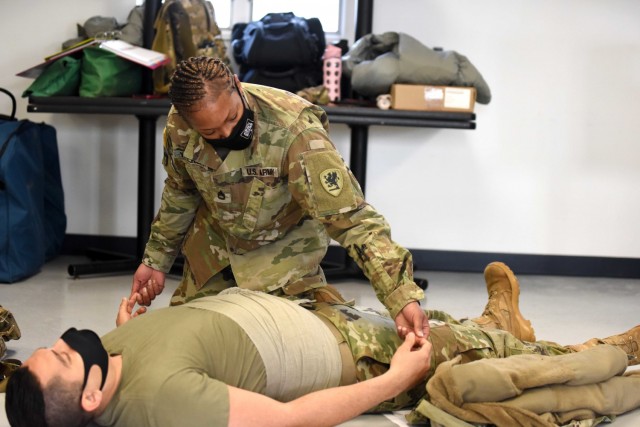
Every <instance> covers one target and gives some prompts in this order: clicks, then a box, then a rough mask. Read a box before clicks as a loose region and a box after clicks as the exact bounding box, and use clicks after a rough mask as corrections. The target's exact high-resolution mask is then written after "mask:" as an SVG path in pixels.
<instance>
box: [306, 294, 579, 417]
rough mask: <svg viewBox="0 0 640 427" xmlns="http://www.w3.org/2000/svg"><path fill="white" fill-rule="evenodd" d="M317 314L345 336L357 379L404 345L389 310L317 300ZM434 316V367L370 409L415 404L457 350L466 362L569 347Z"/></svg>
mask: <svg viewBox="0 0 640 427" xmlns="http://www.w3.org/2000/svg"><path fill="white" fill-rule="evenodd" d="M313 309H314V311H316V312H317V313H318V314H320V315H322V316H325V317H326V318H327V319H329V320H330V321H331V322H332V323H333V324H334V325H335V326H336V327H337V328H338V330H339V331H340V332H341V333H342V334H343V336H344V338H345V340H346V341H347V343H348V345H349V347H350V349H351V352H352V353H353V358H354V362H355V366H356V377H357V379H358V380H359V381H363V380H366V379H369V378H373V377H376V376H379V375H381V374H383V373H384V372H386V371H387V369H388V368H389V363H390V361H391V357H392V356H393V353H394V352H395V350H396V349H397V348H398V346H399V345H400V344H402V340H401V339H400V338H399V337H398V335H397V333H396V328H395V323H394V322H393V319H391V318H390V317H389V316H388V315H387V314H386V313H385V312H377V311H374V310H371V309H361V308H357V307H350V306H346V305H329V304H317V305H315V306H314V307H313ZM425 312H426V314H427V316H428V317H429V319H431V322H430V323H431V335H430V338H429V339H430V341H431V344H432V346H433V352H432V355H431V369H430V372H429V374H428V376H427V378H425V379H424V381H423V382H421V383H420V384H418V385H417V386H416V387H414V388H412V389H410V390H408V391H406V392H404V393H402V394H400V395H398V396H396V397H395V398H394V399H392V400H388V401H386V402H383V403H381V404H380V405H378V406H376V407H375V408H372V409H371V410H370V411H369V412H384V411H394V410H398V409H401V408H406V407H409V406H412V405H415V404H416V403H417V402H418V400H419V399H420V398H422V397H424V395H425V385H426V382H427V380H428V378H430V377H431V375H433V373H434V372H435V369H436V367H437V366H438V365H439V364H440V363H442V362H444V361H446V360H450V359H452V358H454V357H455V356H457V355H458V354H460V355H461V356H462V360H463V362H470V361H472V360H478V359H487V358H504V357H508V356H512V355H516V354H543V355H560V354H565V353H570V352H571V350H569V349H568V348H565V347H563V346H561V345H559V344H556V343H552V342H548V341H538V342H535V343H528V342H523V341H520V340H519V339H517V338H516V337H514V336H513V335H511V334H510V333H508V332H505V331H501V330H484V329H481V328H480V327H478V326H477V325H476V324H475V323H474V322H471V321H465V322H459V321H457V320H455V319H453V318H452V317H451V316H450V315H448V314H446V313H444V312H442V311H433V310H428V311H425Z"/></svg>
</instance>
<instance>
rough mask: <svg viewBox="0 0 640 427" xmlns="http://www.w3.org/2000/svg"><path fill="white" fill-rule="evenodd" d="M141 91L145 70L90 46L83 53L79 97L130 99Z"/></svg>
mask: <svg viewBox="0 0 640 427" xmlns="http://www.w3.org/2000/svg"><path fill="white" fill-rule="evenodd" d="M141 89H142V67H141V66H140V65H138V64H136V63H133V62H131V61H127V60H126V59H123V58H120V57H119V56H118V55H116V54H115V53H112V52H109V51H108V50H105V49H101V48H99V47H95V46H91V47H88V48H86V49H84V50H83V51H82V72H81V73H80V91H79V92H80V96H84V97H90V98H95V97H103V96H131V95H134V94H137V93H140V92H141Z"/></svg>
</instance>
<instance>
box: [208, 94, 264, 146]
mask: <svg viewBox="0 0 640 427" xmlns="http://www.w3.org/2000/svg"><path fill="white" fill-rule="evenodd" d="M236 90H238V89H237V87H236ZM238 95H240V99H241V100H242V106H243V110H244V111H243V112H242V117H240V120H238V123H236V125H235V126H234V127H233V129H232V130H231V133H230V134H229V136H228V137H226V138H218V139H207V138H205V141H207V142H208V143H209V144H211V145H213V147H214V148H215V147H223V148H228V149H230V150H244V149H245V148H247V147H248V146H249V145H251V141H252V140H253V127H254V126H253V125H254V121H253V111H251V109H250V108H249V106H248V105H247V104H246V103H245V102H244V98H243V97H242V94H240V91H239V90H238Z"/></svg>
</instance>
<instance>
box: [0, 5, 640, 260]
mask: <svg viewBox="0 0 640 427" xmlns="http://www.w3.org/2000/svg"><path fill="white" fill-rule="evenodd" d="M133 4H134V1H133V0H109V1H105V0H84V1H81V2H78V1H72V0H56V1H50V0H25V1H21V2H14V1H9V0H0V20H1V21H2V26H1V27H0V31H1V32H2V34H1V35H2V40H4V41H3V45H2V58H3V59H2V62H1V63H0V86H2V87H5V88H8V89H10V90H11V91H13V92H14V93H15V94H16V95H20V94H21V93H22V91H23V90H24V89H26V88H27V86H28V84H29V83H30V80H27V79H23V78H20V77H15V73H16V72H18V71H21V70H23V69H25V68H28V67H29V66H31V65H34V64H35V63H37V62H38V61H39V60H40V59H41V58H42V57H43V56H45V55H47V54H49V53H52V52H54V51H56V50H57V49H58V48H59V44H60V43H61V42H62V41H64V40H66V39H68V38H71V37H73V36H74V32H75V23H76V22H79V23H82V22H84V21H85V20H86V19H87V18H89V17H90V16H93V15H106V16H115V17H116V18H117V19H118V20H119V21H120V22H123V21H124V20H125V18H126V16H127V13H128V11H129V10H130V9H131V7H133ZM399 5H401V7H399ZM638 22H640V2H637V1H636V0H608V1H604V0H565V1H562V2H560V1H557V0H537V1H525V0H485V1H482V2H478V1H473V0H402V1H401V2H391V1H386V0H377V1H376V2H375V5H374V22H373V32H374V33H380V32H384V31H403V32H406V33H408V34H410V35H412V36H414V37H416V38H417V39H419V40H420V41H422V42H423V43H424V44H426V45H427V46H430V47H434V46H441V47H443V48H444V49H445V50H456V51H458V52H459V53H461V54H463V55H466V56H467V57H468V58H469V59H470V60H471V62H472V63H473V64H474V65H475V66H476V67H477V68H478V69H479V70H480V71H481V72H482V74H483V76H484V77H485V79H486V80H487V82H488V83H489V85H490V87H491V89H492V92H493V101H492V102H491V104H489V105H487V106H483V105H478V106H477V108H476V113H477V123H478V128H477V130H474V131H463V130H445V129H422V128H420V129H415V128H398V127H385V128H383V127H373V128H371V132H370V139H369V141H370V144H369V157H368V158H369V163H368V174H367V196H368V199H369V201H370V202H371V203H372V204H373V205H374V206H376V207H377V208H378V209H379V210H380V211H381V212H382V213H383V214H384V215H385V216H386V217H387V219H388V220H389V222H390V223H391V224H392V228H393V235H394V238H395V239H396V240H397V241H398V242H400V243H401V244H403V245H405V246H407V247H410V248H416V249H436V250H462V251H480V252H508V253H529V254H557V255H592V256H613V257H634V258H637V257H640V239H638V238H637V237H636V236H638V235H640V233H639V231H640V230H639V225H638V221H637V216H638V212H640V190H639V188H640V144H638V142H640V138H639V137H638V135H639V134H640V117H638V116H639V113H640V25H638ZM18 44H19V45H18ZM0 109H1V110H2V111H3V112H5V111H7V110H8V103H7V102H6V100H4V99H2V98H1V97H0ZM18 115H19V117H20V118H30V119H31V120H34V121H43V120H44V121H46V122H48V123H51V124H53V125H54V126H55V127H56V128H57V130H58V138H59V141H58V143H59V148H60V161H61V165H62V168H63V172H62V173H63V182H64V187H65V195H66V206H67V214H68V217H69V226H68V233H77V234H103V235H116V236H134V235H135V233H136V200H137V199H136V197H137V195H136V188H137V185H136V178H137V137H138V136H137V121H136V119H135V118H133V117H128V116H103V115H99V116H93V115H67V114H56V115H51V114H28V113H26V100H24V99H20V104H19V107H18ZM161 122H162V120H161V121H160V122H159V124H158V136H159V135H160V131H161V129H162V123H161ZM332 132H333V135H334V138H335V140H336V143H337V144H338V146H339V148H340V149H341V150H342V151H343V153H344V155H345V157H347V158H348V152H349V144H348V138H349V131H348V128H347V127H346V126H344V125H335V126H334V128H333V131H332ZM159 144H160V142H159V141H158V149H157V151H158V152H157V156H156V157H157V161H156V164H157V169H158V172H157V183H156V188H157V195H156V205H157V203H158V198H159V195H160V191H161V186H162V179H163V174H162V171H161V167H160V151H161V149H160V145H159Z"/></svg>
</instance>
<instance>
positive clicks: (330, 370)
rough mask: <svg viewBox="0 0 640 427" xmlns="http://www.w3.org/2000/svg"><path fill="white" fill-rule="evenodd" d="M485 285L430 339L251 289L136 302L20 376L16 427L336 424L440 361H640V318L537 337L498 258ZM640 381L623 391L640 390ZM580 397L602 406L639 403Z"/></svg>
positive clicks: (364, 316) (378, 405)
mask: <svg viewBox="0 0 640 427" xmlns="http://www.w3.org/2000/svg"><path fill="white" fill-rule="evenodd" d="M485 279H486V281H487V290H488V291H489V296H490V297H489V302H488V304H487V306H486V309H485V311H484V313H483V314H482V315H481V316H480V317H478V318H476V319H473V320H466V321H463V322H457V321H455V320H453V319H452V318H451V317H450V316H448V315H446V314H445V313H442V312H435V311H431V312H429V313H428V314H429V319H432V321H433V322H432V328H431V335H430V337H429V340H428V341H423V342H420V341H419V340H418V339H417V338H416V337H415V336H414V334H413V333H406V332H407V331H400V332H401V335H403V332H404V333H406V338H405V340H404V343H403V342H402V340H401V339H400V338H399V337H398V334H397V333H396V330H395V324H394V322H393V320H392V319H390V318H389V317H386V316H385V315H384V314H380V313H376V312H373V311H371V310H367V309H361V308H356V307H351V306H347V305H329V304H327V303H320V304H314V303H311V302H306V303H304V302H303V303H301V304H297V303H294V302H292V301H289V300H286V299H283V298H278V297H274V296H270V295H267V294H264V293H256V292H252V291H247V290H240V289H236V290H230V291H228V292H227V293H224V294H221V295H218V296H212V297H204V298H200V299H198V300H194V301H192V302H190V303H188V304H184V305H182V306H176V307H168V308H163V309H157V310H153V311H151V312H149V313H147V314H144V315H141V316H136V314H137V312H136V313H133V314H132V310H133V304H134V303H133V302H128V301H126V300H123V302H122V304H121V306H120V310H119V313H118V319H117V322H116V323H117V324H118V325H119V327H118V328H116V329H115V330H113V331H111V332H109V333H108V334H106V335H105V336H104V337H102V340H100V338H98V336H97V335H96V334H95V333H93V332H91V331H88V330H83V331H78V330H76V329H70V330H68V331H67V332H65V333H64V334H63V335H62V336H61V338H60V339H59V340H57V341H56V342H55V344H54V345H53V346H52V347H50V348H41V349H38V350H36V351H35V352H34V354H33V355H32V356H31V357H30V358H29V359H28V360H26V362H25V363H24V366H23V367H22V368H20V369H19V370H17V371H16V372H15V373H14V374H13V375H12V377H11V378H10V379H9V383H8V386H7V396H6V410H7V416H8V418H9V421H10V423H11V425H13V426H29V427H33V426H44V425H48V426H51V427H53V426H65V427H68V426H77V425H85V424H87V423H88V422H89V421H91V420H93V421H94V422H95V423H97V424H99V425H105V426H106V425H117V426H136V427H141V426H177V425H184V426H227V425H228V426H254V425H259V426H279V427H280V426H289V425H299V426H305V427H306V426H320V425H336V424H339V423H341V422H344V421H346V420H348V419H350V418H353V417H355V416H357V415H359V414H361V413H363V412H367V411H389V410H395V409H399V408H406V407H411V406H412V405H416V403H418V402H419V401H420V399H422V398H423V397H424V396H425V383H426V380H427V379H428V378H429V377H431V376H432V375H434V371H435V368H436V366H437V365H442V366H446V365H447V364H448V363H449V364H450V362H447V361H448V360H451V359H454V358H456V357H458V356H459V357H460V358H461V359H462V362H471V361H474V360H479V359H492V358H502V359H503V360H518V358H519V357H520V356H513V357H509V359H504V358H506V357H508V356H512V355H515V354H528V355H529V356H531V355H535V357H536V358H537V359H536V360H538V361H541V360H548V359H550V357H549V356H556V357H553V361H554V362H558V363H559V364H558V365H557V366H565V365H567V364H566V363H565V364H563V363H560V361H561V360H563V359H566V358H567V357H571V356H580V355H583V354H592V356H591V358H590V359H589V361H588V364H589V365H588V366H584V363H582V364H580V363H577V364H576V363H574V364H573V365H571V364H569V365H570V366H574V365H575V366H578V368H577V369H578V370H579V369H582V370H584V371H593V370H594V369H593V367H594V366H596V365H597V366H603V367H607V369H609V368H610V370H613V371H614V374H616V375H619V374H620V373H621V372H622V371H624V370H625V369H626V366H627V362H629V363H630V364H636V363H637V360H638V359H637V358H638V346H637V343H638V342H639V339H640V326H637V327H635V328H634V329H632V330H630V331H628V332H626V333H625V334H623V335H619V336H614V337H610V338H607V339H604V340H592V341H589V342H587V343H584V344H581V345H579V346H574V347H563V346H560V345H558V344H554V343H550V342H545V341H539V342H534V341H535V336H534V333H533V329H532V328H531V325H530V323H529V322H528V321H527V320H525V319H524V318H523V317H522V315H521V313H520V311H519V308H518V296H519V285H518V282H517V279H516V278H515V276H514V275H513V273H512V272H511V270H509V268H508V267H507V266H505V265H504V264H501V263H492V264H490V265H489V266H488V267H487V269H486V270H485ZM132 301H134V300H132ZM523 339H524V340H526V341H523ZM605 343H606V344H612V345H602V346H599V345H598V346H597V348H596V349H604V350H605V351H603V352H599V353H593V350H594V349H590V350H588V351H585V352H583V353H576V351H579V350H583V349H586V348H589V347H594V346H596V345H597V344H605ZM105 349H106V350H105ZM623 350H625V351H623ZM394 353H395V355H394ZM443 362H447V363H443ZM480 362H481V361H480ZM476 363H479V362H473V363H469V364H462V365H458V366H459V367H467V366H473V365H474V364H476ZM525 363H528V365H526V366H537V365H535V363H534V364H533V365H532V364H531V361H527V360H525ZM569 365H567V366H569ZM554 366H556V365H554ZM575 366H574V367H575ZM508 369H511V370H512V371H513V366H511V367H508ZM543 369H548V368H543ZM438 371H439V372H440V370H438ZM530 374H531V375H532V376H533V377H534V378H535V377H537V376H536V375H535V372H534V373H530ZM574 374H575V375H573V376H576V375H577V376H578V377H580V378H582V379H584V378H585V375H581V373H580V372H574ZM471 375H474V374H471ZM436 376H437V373H436ZM609 376H611V375H609ZM586 377H589V375H586ZM623 378H626V377H623ZM473 379H474V380H475V379H476V378H473ZM639 380H640V379H638V378H635V382H633V383H629V384H627V383H625V385H624V386H621V388H618V391H621V392H623V394H632V395H634V396H640V381H639ZM597 381H599V379H598V380H594V382H597ZM516 382H517V381H516ZM574 382H575V381H574ZM583 382H584V381H583ZM493 383H494V385H495V384H498V383H499V382H498V381H493ZM629 386H631V387H632V389H631V392H629V388H628V387H629ZM625 387H626V388H625ZM505 391H510V390H505ZM503 394H504V393H503ZM634 399H640V397H639V398H635V397H634ZM556 400H558V401H559V402H562V399H561V396H560V398H558V397H556ZM581 400H582V401H581V402H580V404H581V405H586V406H584V407H587V408H591V407H597V408H598V410H599V411H604V412H599V413H603V414H615V413H620V412H621V411H626V410H630V409H633V408H635V407H636V406H638V405H640V402H635V401H633V402H628V401H625V402H622V403H620V402H618V401H616V399H608V402H606V405H604V406H603V405H602V403H601V402H595V403H594V404H593V405H591V403H592V402H589V399H588V397H586V396H585V398H584V399H581ZM584 407H581V408H584ZM564 409H566V408H563V410H564ZM571 410H572V409H571Z"/></svg>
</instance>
